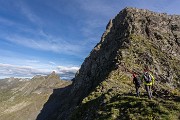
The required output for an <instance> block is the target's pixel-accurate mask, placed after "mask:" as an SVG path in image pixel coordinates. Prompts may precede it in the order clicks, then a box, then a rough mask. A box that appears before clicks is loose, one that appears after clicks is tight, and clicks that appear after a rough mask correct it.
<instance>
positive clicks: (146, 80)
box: [141, 69, 154, 99]
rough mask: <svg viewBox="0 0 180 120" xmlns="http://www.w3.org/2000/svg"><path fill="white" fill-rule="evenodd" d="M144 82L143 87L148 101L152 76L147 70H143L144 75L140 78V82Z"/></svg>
mask: <svg viewBox="0 0 180 120" xmlns="http://www.w3.org/2000/svg"><path fill="white" fill-rule="evenodd" d="M142 80H144V85H145V89H146V92H147V94H148V97H149V99H151V98H152V86H153V84H154V77H153V76H152V74H151V73H150V72H149V71H148V69H145V70H144V73H143V75H142V77H141V81H142Z"/></svg>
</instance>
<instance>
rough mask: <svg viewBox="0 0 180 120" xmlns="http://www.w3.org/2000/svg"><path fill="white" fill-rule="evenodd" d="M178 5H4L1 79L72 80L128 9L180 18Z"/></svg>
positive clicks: (67, 0) (122, 1)
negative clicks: (114, 21) (53, 74)
mask: <svg viewBox="0 0 180 120" xmlns="http://www.w3.org/2000/svg"><path fill="white" fill-rule="evenodd" d="M179 5H180V0H0V78H5V77H32V76H34V75H36V74H49V73H51V72H52V71H53V70H54V71H56V72H57V73H59V74H60V76H61V77H62V78H63V79H71V78H73V77H74V74H75V73H76V71H77V70H78V69H79V68H80V65H81V64H82V62H83V60H84V59H85V57H87V56H88V55H89V53H90V51H91V50H92V49H93V47H94V46H95V45H96V44H97V43H98V42H99V41H100V38H101V35H102V34H103V32H104V31H105V27H106V25H107V23H108V21H109V20H110V19H112V18H114V17H115V16H116V15H117V14H118V13H119V12H120V10H122V9H123V8H125V7H137V8H144V9H149V10H152V11H156V12H161V13H164V12H166V13H168V14H180V8H179Z"/></svg>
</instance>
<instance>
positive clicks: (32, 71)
mask: <svg viewBox="0 0 180 120" xmlns="http://www.w3.org/2000/svg"><path fill="white" fill-rule="evenodd" d="M41 66H43V65H41ZM78 70H79V67H73V66H70V67H69V66H57V67H51V68H48V67H46V68H38V67H32V66H18V65H12V64H3V63H0V74H1V78H3V76H7V77H33V76H35V75H48V74H50V73H51V72H52V71H56V73H57V74H59V75H60V77H61V79H72V78H73V77H74V75H75V73H76V72H77V71H78Z"/></svg>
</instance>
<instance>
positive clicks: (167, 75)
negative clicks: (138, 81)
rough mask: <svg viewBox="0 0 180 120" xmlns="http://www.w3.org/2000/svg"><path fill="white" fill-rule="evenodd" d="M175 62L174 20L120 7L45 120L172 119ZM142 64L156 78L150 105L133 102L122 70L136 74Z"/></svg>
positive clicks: (179, 24) (179, 33)
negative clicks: (52, 111)
mask: <svg viewBox="0 0 180 120" xmlns="http://www.w3.org/2000/svg"><path fill="white" fill-rule="evenodd" d="M179 63H180V16H178V15H167V14H159V13H154V12H151V11H148V10H142V9H135V8H125V9H123V10H122V11H121V12H120V13H119V14H118V15H117V16H116V17H115V18H114V19H112V20H110V21H109V23H108V25H107V27H106V31H105V32H104V34H103V35H102V37H101V40H100V42H99V43H98V44H97V45H96V46H95V47H94V49H93V50H92V51H91V53H90V55H89V56H88V57H87V58H86V59H85V60H84V62H83V64H82V65H81V68H80V70H79V72H78V73H77V74H76V76H75V78H74V79H73V84H72V85H71V86H70V87H69V88H68V89H67V90H66V91H65V92H63V93H61V94H62V95H64V96H65V97H64V98H63V100H62V99H61V100H60V101H59V102H60V104H61V107H59V109H58V110H57V111H56V112H54V114H52V115H50V116H49V117H48V118H47V119H58V120H61V119H78V120H79V119H87V120H90V119H95V118H96V119H120V118H122V119H178V117H179V115H178V114H179V112H178V111H179V110H180V104H179V101H178V99H179V96H180V95H179V90H180V89H179V87H180V79H179V77H180V64H179ZM145 65H148V67H149V70H150V71H151V72H152V74H153V75H154V76H155V78H156V84H155V86H154V92H153V95H154V100H153V101H149V100H148V99H147V98H146V95H145V94H142V96H143V98H134V97H133V93H134V86H133V85H132V82H131V74H130V73H129V72H128V70H134V71H137V72H138V73H142V72H143V70H144V66H145ZM142 91H143V89H142ZM61 94H60V96H59V97H61ZM118 101H121V102H118ZM133 101H138V102H135V103H133ZM158 102H162V103H161V104H158ZM170 104H172V106H170ZM176 104H177V106H176ZM138 105H140V107H137V106H138ZM127 106H129V107H127ZM147 106H148V107H147ZM154 106H156V107H154ZM146 107H147V109H146ZM170 108H172V109H170ZM137 109H140V111H145V112H144V113H143V114H141V113H136V112H135V111H137ZM123 110H125V111H123ZM90 111H91V112H90ZM156 111H158V113H157V114H154V112H156ZM168 111H170V112H168ZM121 113H122V114H121ZM161 113H162V114H161ZM149 114H151V115H150V117H148V115H149ZM136 116H139V117H138V118H137V117H136ZM172 116H175V117H172Z"/></svg>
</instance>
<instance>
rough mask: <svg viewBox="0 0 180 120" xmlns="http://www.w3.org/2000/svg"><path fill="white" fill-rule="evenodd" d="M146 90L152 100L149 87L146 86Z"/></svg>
mask: <svg viewBox="0 0 180 120" xmlns="http://www.w3.org/2000/svg"><path fill="white" fill-rule="evenodd" d="M145 89H146V92H147V94H148V97H149V99H151V95H150V94H151V93H150V88H149V85H145Z"/></svg>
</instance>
